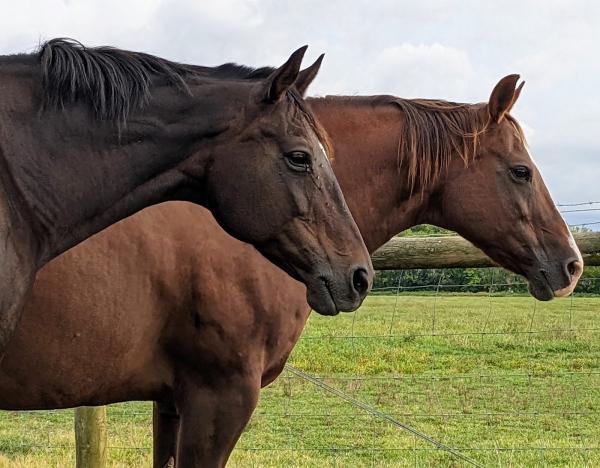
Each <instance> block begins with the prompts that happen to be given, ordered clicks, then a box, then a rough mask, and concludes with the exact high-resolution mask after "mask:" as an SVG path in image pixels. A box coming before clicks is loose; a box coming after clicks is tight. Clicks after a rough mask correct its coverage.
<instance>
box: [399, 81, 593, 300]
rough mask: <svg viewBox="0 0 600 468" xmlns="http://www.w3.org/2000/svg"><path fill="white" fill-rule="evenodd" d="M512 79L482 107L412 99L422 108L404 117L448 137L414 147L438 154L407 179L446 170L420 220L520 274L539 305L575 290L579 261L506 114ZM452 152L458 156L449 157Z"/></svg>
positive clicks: (513, 95) (515, 93)
mask: <svg viewBox="0 0 600 468" xmlns="http://www.w3.org/2000/svg"><path fill="white" fill-rule="evenodd" d="M518 80H519V76H518V75H509V76H506V77H505V78H503V79H502V80H500V82H499V83H498V84H497V85H496V87H495V88H494V90H493V91H492V94H491V96H490V99H489V102H487V103H483V104H476V105H468V104H454V103H448V102H445V101H428V100H421V101H412V102H413V105H414V106H416V107H417V108H420V109H421V110H423V109H424V110H425V111H424V112H417V113H414V112H413V113H412V114H411V113H410V112H409V113H407V114H406V115H407V116H408V117H407V118H408V119H410V118H411V116H412V117H415V118H421V119H422V118H423V116H426V117H425V119H433V120H431V122H433V121H435V123H436V125H437V126H438V127H439V126H442V127H443V128H445V129H446V134H447V135H448V137H447V138H446V139H445V141H441V142H436V141H427V142H420V143H419V145H420V146H421V147H423V146H427V145H430V147H431V148H436V150H437V152H438V154H439V155H440V157H439V158H437V159H436V160H430V164H434V165H435V166H436V167H433V168H424V169H423V168H421V169H420V168H418V167H416V166H415V167H413V171H412V174H413V181H414V185H415V186H416V185H418V184H421V185H422V186H425V185H426V182H427V181H423V180H421V181H420V182H419V178H422V176H423V175H425V174H429V175H431V174H432V173H434V174H435V173H436V172H441V169H447V171H446V174H447V175H446V176H445V177H444V178H443V182H442V183H439V184H435V183H434V184H431V189H429V190H428V192H429V196H430V197H431V203H430V204H429V208H430V212H429V213H426V214H424V215H423V221H425V222H431V223H432V224H437V225H440V226H442V227H447V228H449V229H453V230H455V231H457V232H459V233H460V234H461V235H463V236H464V237H465V238H466V239H468V240H470V241H471V242H472V243H473V244H475V245H476V246H478V247H479V248H481V249H482V250H483V251H484V252H485V253H486V254H487V255H489V256H490V257H491V258H492V259H493V260H495V261H496V262H498V263H499V264H500V265H502V266H504V267H506V268H507V269H509V270H512V271H513V272H515V273H518V274H521V275H523V276H524V277H525V278H526V279H527V281H528V283H529V289H530V292H531V294H532V295H533V296H534V297H535V298H537V299H539V300H543V301H546V300H550V299H552V298H554V297H562V296H566V295H569V294H570V293H571V292H572V291H573V290H574V289H575V286H576V285H577V281H578V280H579V277H580V276H581V274H582V271H583V260H582V257H581V253H580V252H579V249H578V248H577V246H576V245H575V242H574V240H573V236H572V235H571V233H570V231H569V228H568V226H567V225H566V224H565V221H564V220H563V218H562V217H561V215H560V213H559V212H558V210H557V209H556V207H555V204H554V203H553V201H552V198H551V196H550V194H549V192H548V189H547V188H546V185H545V183H544V180H543V179H542V175H541V174H540V172H539V170H538V168H537V167H536V165H535V163H534V161H533V159H532V157H531V155H530V153H529V150H528V147H527V142H526V140H525V136H524V134H523V131H522V129H521V127H520V125H519V124H518V122H517V120H516V119H515V118H514V117H513V116H511V115H510V114H509V112H510V110H511V108H512V107H513V105H514V104H515V102H516V101H517V99H518V97H519V94H520V92H521V89H522V88H523V83H521V85H520V86H518V87H517V83H518ZM400 104H401V105H402V103H400ZM429 110H433V111H432V112H429ZM417 116H420V117H417ZM436 145H437V146H436ZM440 148H441V149H443V151H440ZM456 153H458V154H459V155H460V156H461V157H452V155H453V154H456ZM422 169H423V170H422ZM432 169H433V170H432ZM421 170H422V172H420V171H421Z"/></svg>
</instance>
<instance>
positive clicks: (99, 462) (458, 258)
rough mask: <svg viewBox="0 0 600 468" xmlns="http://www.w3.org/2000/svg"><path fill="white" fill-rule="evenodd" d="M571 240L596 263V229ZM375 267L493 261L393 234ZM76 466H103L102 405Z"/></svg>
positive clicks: (86, 427)
mask: <svg viewBox="0 0 600 468" xmlns="http://www.w3.org/2000/svg"><path fill="white" fill-rule="evenodd" d="M574 237H575V242H576V243H577V245H578V246H579V249H580V250H581V252H582V254H583V259H584V262H585V264H586V265H587V266H598V265H600V232H587V233H577V234H575V235H574ZM372 258H373V265H374V267H375V269H376V270H403V269H412V268H467V267H471V268H478V267H481V268H485V267H491V266H494V263H493V262H492V261H491V260H490V259H489V258H488V257H486V256H485V254H484V253H483V252H482V251H481V250H479V249H478V248H476V247H474V246H473V245H472V244H471V243H469V242H467V241H466V240H464V239H463V238H461V237H459V236H438V237H394V238H393V239H392V240H390V241H389V242H388V243H387V244H385V245H384V246H383V247H381V248H380V249H379V250H377V251H376V252H375V253H374V254H373V257H372ZM75 434H76V443H77V467H78V468H79V467H81V468H83V467H85V468H102V467H104V466H105V465H106V408H105V407H82V408H77V409H76V411H75Z"/></svg>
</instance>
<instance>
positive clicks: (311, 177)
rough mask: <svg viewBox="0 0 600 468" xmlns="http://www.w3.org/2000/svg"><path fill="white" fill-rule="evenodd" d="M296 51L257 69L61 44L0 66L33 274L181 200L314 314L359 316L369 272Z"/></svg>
mask: <svg viewBox="0 0 600 468" xmlns="http://www.w3.org/2000/svg"><path fill="white" fill-rule="evenodd" d="M305 51H306V47H302V48H300V49H298V50H297V51H296V52H294V53H293V54H292V55H291V56H290V57H289V59H288V60H287V61H286V62H285V63H284V64H283V65H282V66H281V67H279V68H277V69H258V70H253V69H250V68H247V67H243V66H238V65H234V64H226V65H222V66H220V67H214V68H211V67H200V66H193V65H183V64H178V63H174V62H169V61H167V60H164V59H161V58H158V57H155V56H152V55H148V54H143V53H137V52H129V51H124V50H120V49H114V48H110V47H98V48H87V47H84V46H82V45H81V44H79V43H77V42H75V41H71V40H64V39H55V40H52V41H49V42H47V43H46V44H44V45H43V46H42V49H41V51H40V52H39V54H36V55H35V56H16V58H5V62H6V64H5V66H3V68H2V69H0V70H1V71H2V73H3V75H6V76H2V83H0V84H3V85H4V86H5V88H6V89H7V90H8V91H7V92H8V93H12V94H11V96H10V98H9V99H8V100H6V101H5V102H7V104H6V106H9V108H8V110H7V112H6V114H10V115H12V116H13V119H12V122H13V124H14V125H15V129H14V131H13V132H12V135H13V138H12V140H14V141H12V140H11V141H9V142H8V143H7V144H6V145H4V144H2V147H0V150H4V155H5V156H7V160H8V165H9V167H11V169H12V173H13V176H14V177H13V178H14V180H15V185H16V186H17V187H18V190H16V191H18V192H20V193H21V194H23V198H24V199H25V205H26V206H28V207H29V208H30V211H31V213H34V214H35V216H34V217H33V218H34V221H35V223H37V226H36V229H35V232H37V233H40V236H39V237H40V239H39V241H38V245H40V246H41V247H40V248H39V249H38V251H40V252H41V254H39V255H38V256H39V257H40V258H42V261H40V263H44V262H45V261H47V260H49V259H51V258H52V257H54V256H56V255H57V254H58V253H60V252H62V251H64V250H66V249H67V248H69V247H71V246H73V245H75V244H76V243H78V242H80V241H82V240H83V239H85V238H86V237H89V236H90V235H91V234H93V233H94V232H97V231H99V230H100V229H102V228H104V227H106V226H108V225H110V224H112V223H114V222H116V221H118V220H119V219H121V218H123V217H125V216H128V215H130V214H132V213H134V212H135V211H137V210H139V209H142V208H144V207H146V206H149V205H151V204H155V203H159V202H162V201H167V200H174V199H177V200H187V201H191V202H194V203H198V204H201V205H204V206H206V207H208V208H209V209H210V210H211V211H212V213H213V214H214V216H215V218H216V219H217V221H218V222H219V223H220V224H221V226H222V227H223V228H224V229H225V230H226V231H227V232H229V233H230V234H232V235H233V236H235V237H237V238H238V239H240V240H243V241H246V242H248V243H251V244H253V245H254V246H255V247H256V248H257V249H258V250H259V251H260V252H262V253H263V254H264V255H265V256H266V257H267V258H269V259H270V260H271V261H273V262H274V263H275V264H277V265H278V266H280V267H282V268H283V269H284V270H285V271H287V272H288V273H289V274H290V275H292V276H293V277H294V278H296V279H298V280H300V281H302V282H303V283H305V284H306V285H307V288H308V292H307V295H308V301H309V303H310V304H311V306H312V307H314V308H315V310H317V311H319V312H321V313H324V314H330V315H331V314H335V313H337V312H339V311H340V310H354V309H356V308H357V307H358V306H359V305H360V303H361V302H362V300H363V299H364V297H365V295H366V293H367V292H368V290H369V288H370V285H371V281H372V275H373V271H372V266H371V262H370V257H369V255H368V252H367V250H366V248H365V246H364V243H363V241H362V238H361V236H360V233H359V231H358V228H357V226H356V224H355V222H354V220H353V218H352V216H351V214H350V212H349V210H348V207H347V206H346V203H345V201H344V198H343V196H342V193H341V190H340V188H339V186H338V184H337V180H336V178H335V176H334V174H333V171H332V168H331V165H330V161H329V157H330V156H331V154H328V151H327V149H328V148H329V145H328V141H327V136H326V134H325V132H324V130H322V128H321V127H320V125H319V124H318V122H317V121H316V119H315V118H314V116H313V114H312V112H311V110H310V109H309V107H308V106H307V104H306V103H305V102H304V100H303V98H302V96H301V94H300V93H299V92H298V91H297V90H296V89H295V87H294V85H295V82H296V80H297V78H298V75H299V69H300V65H301V62H302V58H303V56H304V53H305ZM320 62H321V58H319V60H318V61H317V62H316V63H315V65H314V66H313V67H311V70H312V71H313V73H312V74H311V77H310V79H309V80H308V83H309V82H310V81H312V78H314V76H315V75H316V73H317V71H318V69H319V66H320ZM40 78H41V80H40ZM305 78H306V76H305ZM305 81H306V80H303V85H306V84H308V83H306V82H305ZM40 86H41V89H40ZM26 93H29V94H28V95H27V94H26ZM19 95H23V96H24V98H23V99H21V100H18V99H16V98H15V97H14V96H19ZM31 96H33V97H34V98H33V99H31ZM1 97H2V96H1V94H0V98H1ZM40 97H41V102H42V108H43V112H41V113H39V112H38V111H39V105H38V108H36V103H39V98H40ZM32 103H33V104H32ZM10 106H12V107H10ZM2 110H3V109H2V107H1V106H0V112H1V111H2ZM0 117H1V114H0ZM0 123H1V121H0ZM9 124H10V122H9ZM10 125H12V124H10ZM0 130H1V127H0ZM31 135H34V136H35V137H34V138H29V136H31ZM5 143H6V142H5ZM0 154H2V151H0ZM26 161H27V164H29V163H30V162H31V164H30V167H25V162H26ZM48 194H52V196H51V197H50V196H48Z"/></svg>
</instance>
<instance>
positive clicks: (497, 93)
mask: <svg viewBox="0 0 600 468" xmlns="http://www.w3.org/2000/svg"><path fill="white" fill-rule="evenodd" d="M519 78H520V76H519V75H508V76H505V77H504V78H502V79H501V80H500V81H499V82H498V84H497V85H496V86H495V87H494V90H493V91H492V94H491V96H490V100H489V102H488V112H489V114H490V120H491V121H492V122H494V123H500V122H501V121H502V119H503V118H504V116H505V115H506V114H507V113H508V112H510V110H511V109H512V106H513V105H514V103H515V102H516V100H517V99H518V98H519V94H521V89H523V85H524V84H525V82H523V83H521V84H520V85H519V87H518V88H517V82H518V81H519Z"/></svg>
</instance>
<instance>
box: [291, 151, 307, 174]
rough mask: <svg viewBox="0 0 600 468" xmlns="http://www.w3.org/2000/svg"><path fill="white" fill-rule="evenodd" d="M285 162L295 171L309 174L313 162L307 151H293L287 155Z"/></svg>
mask: <svg viewBox="0 0 600 468" xmlns="http://www.w3.org/2000/svg"><path fill="white" fill-rule="evenodd" d="M285 160H286V161H287V163H288V166H290V167H291V168H292V169H294V170H295V171H299V172H309V171H310V166H311V161H310V155H309V154H308V153H306V152H305V151H291V152H289V153H286V154H285Z"/></svg>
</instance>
